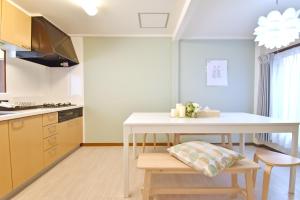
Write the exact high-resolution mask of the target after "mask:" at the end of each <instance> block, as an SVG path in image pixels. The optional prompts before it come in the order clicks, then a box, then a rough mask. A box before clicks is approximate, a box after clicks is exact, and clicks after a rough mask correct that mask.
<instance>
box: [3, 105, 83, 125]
mask: <svg viewBox="0 0 300 200" xmlns="http://www.w3.org/2000/svg"><path fill="white" fill-rule="evenodd" d="M74 108H83V105H78V106H67V107H60V108H37V109H30V110H18V111H7V112H5V113H9V114H4V115H0V121H6V120H11V119H17V118H22V117H29V116H33V115H41V114H46V113H52V112H58V111H62V110H70V109H74Z"/></svg>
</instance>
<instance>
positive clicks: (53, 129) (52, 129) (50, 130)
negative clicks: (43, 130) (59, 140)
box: [48, 125, 56, 133]
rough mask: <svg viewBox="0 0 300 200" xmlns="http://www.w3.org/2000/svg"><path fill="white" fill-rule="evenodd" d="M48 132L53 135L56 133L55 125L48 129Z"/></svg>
mask: <svg viewBox="0 0 300 200" xmlns="http://www.w3.org/2000/svg"><path fill="white" fill-rule="evenodd" d="M48 132H49V133H55V132H56V125H55V126H50V127H48Z"/></svg>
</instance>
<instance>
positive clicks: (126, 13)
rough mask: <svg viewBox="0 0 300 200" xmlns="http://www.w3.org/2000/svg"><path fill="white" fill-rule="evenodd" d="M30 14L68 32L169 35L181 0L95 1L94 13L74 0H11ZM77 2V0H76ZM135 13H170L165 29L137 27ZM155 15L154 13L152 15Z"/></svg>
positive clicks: (136, 15) (173, 26)
mask: <svg viewBox="0 0 300 200" xmlns="http://www.w3.org/2000/svg"><path fill="white" fill-rule="evenodd" d="M12 1H13V2H14V3H16V4H17V5H19V6H20V7H22V8H23V9H25V10H26V11H28V12H29V13H32V14H42V15H43V16H45V17H46V18H47V19H49V20H50V21H51V22H53V23H54V24H56V25H57V26H58V27H60V28H61V29H62V30H63V31H65V32H66V33H68V34H79V35H166V36H170V35H172V33H173V31H174V29H175V27H176V25H177V21H178V18H179V16H180V14H181V10H182V7H183V4H184V2H185V1H184V0H95V1H97V2H98V3H99V5H100V6H99V12H98V14H97V15H96V16H94V17H90V16H88V15H87V14H86V13H85V12H84V11H83V10H82V8H81V7H80V6H78V4H76V0H42V1H37V0H25V1H24V0H12ZM77 1H78V0H77ZM138 13H170V17H169V19H168V26H167V28H140V24H139V17H138ZM154 17H155V16H154Z"/></svg>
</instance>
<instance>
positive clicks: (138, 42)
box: [0, 0, 300, 200]
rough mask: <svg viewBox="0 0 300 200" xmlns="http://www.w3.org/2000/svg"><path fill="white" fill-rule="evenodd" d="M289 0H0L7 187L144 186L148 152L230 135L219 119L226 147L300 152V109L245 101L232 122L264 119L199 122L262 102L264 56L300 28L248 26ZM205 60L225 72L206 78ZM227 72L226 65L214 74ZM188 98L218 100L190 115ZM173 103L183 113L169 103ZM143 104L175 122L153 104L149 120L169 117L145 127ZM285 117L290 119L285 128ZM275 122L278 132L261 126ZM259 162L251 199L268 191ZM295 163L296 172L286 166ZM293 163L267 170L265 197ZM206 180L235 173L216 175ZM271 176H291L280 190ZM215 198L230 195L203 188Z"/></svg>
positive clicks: (63, 195) (118, 192)
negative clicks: (274, 37) (286, 31)
mask: <svg viewBox="0 0 300 200" xmlns="http://www.w3.org/2000/svg"><path fill="white" fill-rule="evenodd" d="M235 5H236V6H238V7H239V8H240V11H238V10H236V9H235ZM288 8H294V9H295V10H296V11H297V10H299V9H300V4H299V2H296V1H294V0H288V1H286V2H284V1H279V2H277V3H276V1H273V0H268V1H267V3H265V4H264V3H262V2H260V1H259V0H255V1H253V2H251V3H250V2H249V3H248V4H247V3H245V4H243V3H240V2H238V1H237V0H230V1H226V0H222V1H221V2H220V3H218V2H217V0H213V1H208V0H205V1H202V2H200V1H197V0H175V1H173V0H167V1H164V2H163V3H162V2H161V1H159V0H155V1H151V2H150V1H147V0H142V1H140V0H126V1H117V0H86V1H83V0H65V1H60V0H45V2H44V1H34V0H27V1H22V0H2V1H1V9H0V10H1V18H0V22H1V23H0V24H1V30H0V40H1V45H0V46H1V49H2V51H1V56H0V150H1V151H0V159H1V160H0V163H1V165H0V179H1V182H0V199H1V200H2V199H5V200H6V199H13V200H19V199H34V200H35V199H37V200H40V199H42V200H43V199H45V200H46V199H72V200H73V199H104V200H106V199H107V200H109V199H127V198H128V199H143V198H144V199H147V198H145V196H144V197H142V196H143V195H144V194H145V193H144V191H143V193H142V192H141V188H143V184H144V177H146V176H144V170H143V169H142V170H141V169H137V165H138V164H137V163H139V159H138V157H139V156H140V155H142V154H141V153H142V152H146V153H155V152H159V153H165V152H167V151H166V150H167V149H169V148H171V147H169V146H172V145H175V144H177V143H178V145H179V144H180V143H182V144H185V143H186V142H189V141H194V140H195V141H198V140H201V141H205V142H208V143H211V144H222V143H223V135H222V134H224V133H225V134H227V135H226V137H228V142H229V145H232V147H230V148H231V149H233V150H234V151H236V152H240V153H242V154H243V155H246V157H247V158H248V159H249V160H252V158H253V156H254V154H255V151H256V150H257V149H260V148H266V149H272V150H276V151H280V152H283V153H285V154H290V155H292V156H294V157H295V156H296V157H297V152H298V151H297V149H298V143H297V144H295V141H298V139H297V134H296V132H297V131H296V129H297V127H298V126H297V123H298V122H299V120H300V119H298V118H296V120H294V118H293V119H290V118H289V119H284V120H288V122H286V121H284V122H283V121H268V120H266V119H263V118H259V117H256V118H255V119H252V118H251V116H250V115H249V116H248V117H249V118H247V116H245V117H243V115H242V114H240V115H239V116H240V119H239V120H237V121H234V122H232V123H233V124H234V123H242V122H241V121H240V120H241V119H244V118H245V119H246V118H247V119H249V120H253V121H255V120H257V121H255V123H257V124H256V125H257V127H258V126H261V127H263V126H265V127H263V128H262V129H259V128H257V127H256V128H252V129H251V130H254V129H255V131H256V132H255V134H252V132H251V134H248V133H250V131H249V127H246V128H244V129H242V128H241V127H240V126H238V125H237V126H238V128H239V129H238V128H237V127H234V126H233V125H232V124H231V125H230V127H225V126H224V127H223V129H222V130H219V129H217V128H216V129H211V130H210V129H209V128H208V129H206V130H203V127H205V126H206V125H207V124H205V123H207V121H206V119H207V120H208V123H216V124H215V126H219V125H220V124H218V123H221V122H222V123H223V121H222V120H223V118H222V117H223V116H227V115H226V113H248V114H255V116H256V115H265V114H264V113H261V112H259V111H260V109H261V106H262V105H264V104H262V103H261V102H260V100H261V99H264V98H261V88H262V86H261V75H262V72H261V66H262V63H261V62H260V58H261V57H262V56H264V55H267V54H271V53H274V52H275V53H276V55H278V56H277V57H279V55H281V54H280V52H279V51H283V52H284V51H285V48H291V49H293V48H295V49H297V45H298V42H299V39H297V38H299V33H298V32H297V34H298V35H297V37H296V39H295V40H294V41H292V42H290V43H289V44H288V45H286V44H285V43H284V45H282V46H280V47H278V46H277V44H276V45H275V46H276V47H275V48H268V47H269V46H268V45H269V44H267V43H265V46H266V47H262V45H261V44H264V43H263V42H261V43H258V42H256V41H254V40H255V36H254V35H253V32H254V29H255V27H257V26H258V25H259V23H258V19H259V17H260V16H267V14H268V13H269V12H271V11H272V10H279V12H280V13H284V11H285V10H287V9H288ZM213 11H214V12H215V13H219V14H216V15H214V14H213V13H214V12H213ZM236 15H240V16H242V17H240V16H239V17H237V16H236ZM290 16H292V14H290ZM298 17H299V16H298V15H297V19H298V20H299V18H298ZM233 22H234V23H233ZM236 27H239V28H236ZM283 41H284V42H285V40H283ZM266 42H272V41H271V40H270V41H269V40H266ZM274 43H275V42H274ZM259 45H260V46H259ZM288 51H289V50H286V52H288ZM277 53H278V54H277ZM276 59H277V58H276V56H275V58H274V60H275V61H276ZM275 61H274V63H275ZM210 63H213V64H214V63H217V64H218V65H219V63H221V64H220V65H222V66H221V67H222V68H221V69H222V70H221V71H217V73H221V75H211V79H212V82H209V81H208V80H209V72H210V69H209V65H210ZM224 69H225V70H224ZM213 70H215V69H213ZM213 70H212V71H211V73H212V74H214V73H215V72H214V71H213ZM223 73H224V74H225V75H224V76H225V79H222V80H221V79H220V80H217V81H220V82H214V81H216V80H213V78H215V76H217V77H218V76H219V77H222V78H223ZM295 74H296V73H295ZM274 77H275V76H274ZM270 87H271V88H275V86H270ZM296 90H297V89H296ZM237 96H238V98H237ZM287 96H290V97H292V95H291V93H289V94H287ZM293 98H298V96H296V97H294V96H293ZM270 99H271V97H270ZM190 101H193V103H195V104H194V105H198V104H200V105H199V110H200V111H199V112H197V113H198V114H199V113H200V112H201V111H202V112H204V113H206V112H208V113H214V112H215V113H219V114H217V115H216V116H214V117H212V118H211V117H207V116H206V117H207V118H206V117H203V118H204V119H203V118H202V117H199V119H193V118H194V117H191V116H189V117H187V111H188V110H186V109H187V107H188V105H189V104H188V103H187V104H186V102H190ZM270 101H271V100H270ZM179 103H181V104H180V105H181V106H183V107H181V108H182V110H183V111H184V112H183V116H179V112H177V111H178V110H176V109H175V107H176V105H179ZM268 103H270V102H268ZM293 106H295V110H297V109H298V107H297V105H294V104H293ZM171 109H173V112H174V116H173V117H170V116H172V115H170V111H171ZM174 109H175V110H174ZM270 109H271V110H272V109H273V108H270ZM137 112H138V113H150V114H149V116H152V114H153V115H155V113H161V112H164V113H165V115H166V116H167V118H168V120H171V122H172V123H171V124H168V123H166V124H164V125H163V123H165V121H163V120H164V119H163V117H162V115H161V114H157V115H156V117H155V120H154V121H151V120H149V122H148V121H145V123H146V124H147V123H152V124H151V126H153V127H154V126H156V124H155V122H157V120H159V119H160V120H162V122H157V123H158V124H160V123H161V124H160V125H159V127H157V129H156V128H153V127H152V128H149V127H146V126H145V124H138V122H140V121H139V120H141V121H143V120H146V118H147V116H148V115H145V116H144V115H138V114H137V115H135V113H137ZM273 113H274V112H273ZM280 115H281V114H279V116H280ZM135 116H138V118H140V119H137V118H135ZM220 116H221V117H220ZM265 116H266V117H273V116H271V113H269V115H265ZM295 116H297V117H298V115H297V114H295ZM215 117H216V118H217V119H215ZM277 117H278V116H277ZM177 118H178V119H177ZM189 118H192V119H189ZM231 118H233V117H231ZM231 118H230V119H231ZM237 118H238V117H237ZM132 119H134V120H132ZM149 119H152V117H149ZM218 119H219V120H220V122H218V121H217V120H218ZM230 119H224V120H225V121H226V122H228V120H230ZM247 119H246V120H247ZM135 120H136V122H137V124H135V122H133V121H135ZM185 120H186V121H185ZM193 120H195V122H192V123H200V125H201V127H200V125H199V128H198V129H197V130H194V129H190V128H187V129H186V130H183V129H178V130H177V129H175V128H176V127H177V126H178V124H176V123H179V125H181V122H182V123H184V124H187V125H190V124H189V123H190V122H191V121H193ZM210 120H212V121H210ZM215 120H216V121H215ZM253 121H252V123H254V122H253ZM266 121H267V122H266ZM173 123H174V124H173ZM202 123H204V124H202ZM261 123H267V124H261ZM280 123H282V124H284V128H282V129H280V130H279V128H278V125H279V124H280ZM282 124H280V125H282ZM135 126H137V127H138V128H137V129H138V130H140V131H136V130H137V129H136V127H135ZM163 126H166V127H163ZM170 126H174V127H173V128H171V129H169V127H170ZM128 127H130V131H128V130H127V128H128ZM206 128H207V127H206ZM276 128H277V129H276ZM175 130H176V131H175ZM237 130H239V131H237ZM267 130H268V131H269V132H270V131H273V132H270V134H269V135H267V136H265V135H264V136H262V135H261V132H263V131H267ZM277 131H279V132H280V131H281V132H292V134H289V133H287V134H286V135H289V136H288V139H285V140H284V141H285V144H284V145H281V141H278V142H274V141H277V138H280V137H281V136H282V135H284V134H281V135H279V136H278V137H277V135H276V137H275V135H274V134H273V133H275V134H277ZM156 133H157V134H156ZM188 133H189V134H194V135H188ZM271 133H272V134H273V135H272V134H271ZM297 133H298V132H297ZM176 134H177V135H176ZM180 134H182V135H181V136H180ZM218 134H221V137H220V135H218ZM228 134H229V135H228ZM278 134H279V133H278ZM199 135H200V136H199ZM290 135H292V136H290ZM284 136H285V135H284ZM127 137H128V138H127ZM220 138H222V141H221V140H220ZM270 138H272V139H273V138H274V139H273V142H272V141H271V139H270ZM275 139H276V140H275ZM278 140H279V139H278ZM127 145H128V146H127ZM131 145H132V146H133V148H131ZM140 146H143V147H142V148H141V147H140ZM290 152H291V153H290ZM126 153H127V155H126ZM141 158H142V156H141ZM179 160H180V159H179ZM126 166H129V167H128V168H126ZM139 166H140V165H139ZM253 166H254V165H253ZM275 166H276V165H275ZM254 168H255V167H254ZM264 169H265V168H261V169H259V170H258V173H259V176H258V178H257V179H258V181H257V185H256V186H255V192H253V193H254V194H255V195H254V196H255V199H261V197H260V196H261V195H262V194H263V193H265V191H263V189H262V187H261V186H262V185H261V184H263V180H262V173H263V172H264V171H263V170H264ZM289 172H290V173H291V177H292V176H294V177H295V178H291V179H289V178H288V177H289V175H288V174H289ZM296 172H297V173H296ZM299 174H300V173H299V170H298V169H296V168H295V167H294V165H293V166H292V167H290V168H289V167H287V168H283V169H282V170H281V169H280V170H278V171H276V170H274V171H273V172H272V176H274V177H277V179H276V178H274V180H272V181H271V185H270V191H272V192H269V199H287V198H290V199H293V198H294V199H297V198H298V197H299V194H300V191H299V188H298V187H297V186H298V185H299V184H300V183H299V180H300V179H299V178H298V177H299ZM112 177H113V178H112ZM278 177H280V180H281V179H282V182H281V183H278V182H280V181H278ZM218 178H219V179H218ZM239 179H241V178H239ZM283 179H284V180H283ZM155 180H156V181H157V180H158V182H161V183H162V184H163V183H166V184H167V183H173V182H172V181H170V182H169V180H173V181H174V182H175V183H179V185H181V184H183V183H185V182H187V183H198V182H199V181H198V180H197V179H195V178H194V179H193V177H190V178H188V177H187V180H185V179H184V177H183V175H182V177H181V175H179V177H177V176H175V175H174V176H171V178H166V177H164V175H162V177H157V179H155ZM201 180H203V182H205V183H206V182H210V181H211V180H212V181H213V182H218V181H220V182H224V183H227V182H229V181H228V180H227V179H226V178H224V177H222V176H220V177H216V179H211V180H210V179H208V177H202V179H201ZM201 182H202V181H200V183H201ZM275 184H279V185H275ZM293 185H294V186H296V187H295V188H296V189H294V190H293ZM241 186H244V183H243V182H242V183H241ZM277 187H284V190H283V191H282V192H281V193H280V194H278V193H276V188H277ZM274 191H275V192H274ZM183 193H184V192H183ZM152 195H153V196H155V198H157V199H163V200H164V199H199V195H200V198H202V194H196V193H195V194H194V193H193V192H190V193H189V194H188V196H187V197H186V196H185V195H183V194H179V193H176V192H175V193H174V194H168V195H157V196H156V195H155V194H154V193H153V194H152ZM225 196H226V195H225ZM214 198H217V199H223V198H224V199H231V198H230V197H229V196H228V197H227V196H226V197H223V196H222V195H217V194H216V195H211V196H207V195H204V196H203V199H214ZM249 198H250V197H249ZM237 199H243V195H239V196H238V198H237Z"/></svg>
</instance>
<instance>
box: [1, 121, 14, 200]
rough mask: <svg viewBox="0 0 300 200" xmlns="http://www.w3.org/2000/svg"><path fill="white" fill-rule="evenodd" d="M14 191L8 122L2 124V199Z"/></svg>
mask: <svg viewBox="0 0 300 200" xmlns="http://www.w3.org/2000/svg"><path fill="white" fill-rule="evenodd" d="M11 190H12V180H11V164H10V150H9V136H8V122H0V198H1V197H2V196H4V195H5V194H7V193H9V192H10V191H11Z"/></svg>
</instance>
